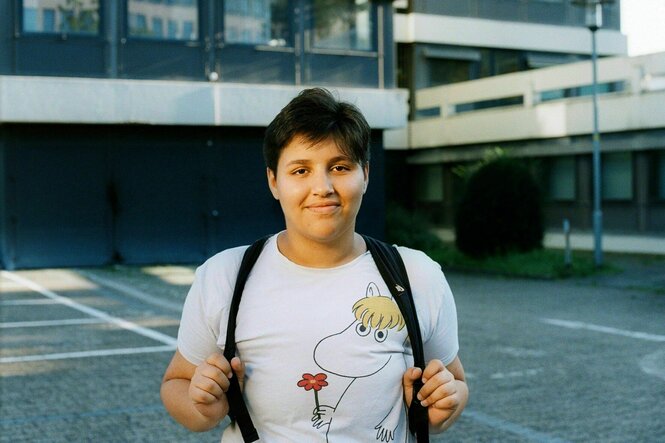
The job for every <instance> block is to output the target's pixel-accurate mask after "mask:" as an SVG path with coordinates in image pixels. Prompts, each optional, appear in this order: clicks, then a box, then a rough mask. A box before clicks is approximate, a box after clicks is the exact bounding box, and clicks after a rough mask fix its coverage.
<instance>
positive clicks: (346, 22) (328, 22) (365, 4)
mask: <svg viewBox="0 0 665 443" xmlns="http://www.w3.org/2000/svg"><path fill="white" fill-rule="evenodd" d="M313 17H314V29H313V34H312V35H313V37H312V39H313V41H312V44H313V46H314V47H315V48H319V49H338V50H357V51H371V50H373V49H374V43H373V38H372V36H373V28H374V24H373V18H372V8H371V7H370V2H369V0H314V5H313Z"/></svg>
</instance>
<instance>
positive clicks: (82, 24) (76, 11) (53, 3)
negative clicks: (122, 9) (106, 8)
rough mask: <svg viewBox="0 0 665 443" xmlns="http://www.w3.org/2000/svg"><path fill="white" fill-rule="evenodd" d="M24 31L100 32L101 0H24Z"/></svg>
mask: <svg viewBox="0 0 665 443" xmlns="http://www.w3.org/2000/svg"><path fill="white" fill-rule="evenodd" d="M22 6H23V32H37V33H67V34H98V33H99V0H24V1H23V5H22Z"/></svg>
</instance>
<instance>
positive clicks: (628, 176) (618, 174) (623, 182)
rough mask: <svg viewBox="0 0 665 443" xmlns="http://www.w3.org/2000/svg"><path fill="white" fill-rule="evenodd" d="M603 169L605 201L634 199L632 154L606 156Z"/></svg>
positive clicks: (602, 187)
mask: <svg viewBox="0 0 665 443" xmlns="http://www.w3.org/2000/svg"><path fill="white" fill-rule="evenodd" d="M601 168H602V173H601V181H602V186H601V189H602V195H603V199H604V200H631V199H632V198H633V157H632V156H631V154H630V152H617V153H611V154H604V155H603V157H602V165H601Z"/></svg>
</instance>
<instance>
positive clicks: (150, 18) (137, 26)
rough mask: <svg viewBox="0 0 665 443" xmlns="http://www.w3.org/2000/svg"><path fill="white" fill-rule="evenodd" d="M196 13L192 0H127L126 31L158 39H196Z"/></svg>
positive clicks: (138, 35) (136, 35)
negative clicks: (127, 17) (127, 27)
mask: <svg viewBox="0 0 665 443" xmlns="http://www.w3.org/2000/svg"><path fill="white" fill-rule="evenodd" d="M198 13H199V11H198V7H197V4H196V2H195V1H193V0H128V2H127V14H128V16H129V20H128V23H129V35H130V36H131V37H138V38H153V39H159V40H185V41H190V40H197V39H198ZM165 23H166V29H165V26H164V24H165Z"/></svg>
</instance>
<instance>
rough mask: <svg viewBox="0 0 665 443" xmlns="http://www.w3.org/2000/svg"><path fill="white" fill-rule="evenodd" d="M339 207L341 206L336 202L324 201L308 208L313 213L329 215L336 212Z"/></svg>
mask: <svg viewBox="0 0 665 443" xmlns="http://www.w3.org/2000/svg"><path fill="white" fill-rule="evenodd" d="M339 206H340V204H339V203H338V202H336V201H323V202H317V203H312V204H309V205H307V206H306V208H307V209H309V210H310V211H313V212H319V213H328V212H333V211H335V210H336V209H337V208H338V207H339Z"/></svg>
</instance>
